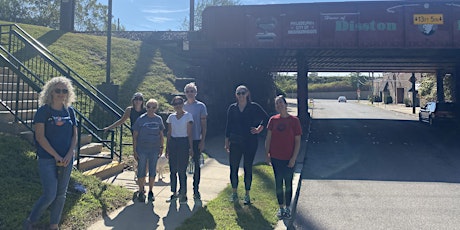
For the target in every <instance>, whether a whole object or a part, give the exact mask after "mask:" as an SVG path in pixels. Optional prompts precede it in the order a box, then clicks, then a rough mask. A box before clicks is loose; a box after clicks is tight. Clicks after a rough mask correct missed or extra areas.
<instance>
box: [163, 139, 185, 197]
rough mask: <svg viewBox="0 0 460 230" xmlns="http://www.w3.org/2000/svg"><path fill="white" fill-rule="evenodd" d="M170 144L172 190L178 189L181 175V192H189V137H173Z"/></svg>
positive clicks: (182, 193) (183, 193)
mask: <svg viewBox="0 0 460 230" xmlns="http://www.w3.org/2000/svg"><path fill="white" fill-rule="evenodd" d="M168 145H169V170H170V178H171V192H173V193H175V192H176V191H177V177H179V186H180V187H179V194H180V195H186V194H187V174H186V171H187V164H188V162H189V156H190V155H189V148H190V145H189V143H188V139H187V137H178V138H175V137H171V140H170V142H169V143H168Z"/></svg>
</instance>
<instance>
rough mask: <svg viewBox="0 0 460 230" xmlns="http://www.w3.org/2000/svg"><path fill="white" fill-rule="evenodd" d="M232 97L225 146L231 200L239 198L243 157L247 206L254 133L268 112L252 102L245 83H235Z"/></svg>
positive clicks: (261, 125) (260, 126)
mask: <svg viewBox="0 0 460 230" xmlns="http://www.w3.org/2000/svg"><path fill="white" fill-rule="evenodd" d="M235 97H236V103H233V104H231V105H230V106H229V107H228V110H227V125H226V128H225V146H224V148H225V150H226V151H227V152H228V153H229V161H230V182H231V185H232V189H233V193H232V195H231V197H230V201H232V202H237V201H238V193H237V188H238V169H239V167H240V162H241V158H243V159H244V163H243V165H244V187H245V190H246V194H245V196H244V204H246V205H249V204H251V198H250V197H249V191H250V190H251V184H252V164H253V162H254V157H255V155H256V152H257V145H258V142H259V141H258V138H257V134H259V133H260V132H262V131H263V129H264V126H265V125H266V124H267V121H268V115H267V113H266V112H265V111H264V110H263V109H262V107H261V106H260V105H259V104H257V103H255V102H252V101H251V93H250V92H249V89H248V88H247V87H246V86H244V85H240V86H238V87H237V88H236V90H235Z"/></svg>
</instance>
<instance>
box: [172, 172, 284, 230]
mask: <svg viewBox="0 0 460 230" xmlns="http://www.w3.org/2000/svg"><path fill="white" fill-rule="evenodd" d="M253 173H254V174H253V183H252V187H251V199H252V201H253V204H252V205H244V204H243V203H242V202H241V201H240V202H237V203H232V202H230V201H229V197H230V194H231V193H232V189H231V186H230V185H229V186H228V187H227V188H225V189H224V191H222V192H221V193H219V195H218V197H217V198H216V199H214V200H212V201H210V202H209V203H208V204H207V205H206V206H205V207H204V208H203V209H200V210H198V211H197V212H196V213H195V214H194V215H193V216H192V217H190V218H189V219H187V220H185V222H184V223H183V224H182V226H180V227H179V228H178V229H183V230H189V229H273V228H274V226H275V225H276V223H277V222H278V219H277V217H276V216H275V213H276V211H277V210H278V202H277V200H276V195H275V182H274V176H273V169H272V167H271V166H268V165H265V164H258V165H256V166H254V169H253ZM242 182H243V178H242V177H241V178H240V183H239V186H238V196H239V197H244V183H242Z"/></svg>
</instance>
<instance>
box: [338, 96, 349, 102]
mask: <svg viewBox="0 0 460 230" xmlns="http://www.w3.org/2000/svg"><path fill="white" fill-rule="evenodd" d="M337 101H338V102H345V103H346V102H347V98H346V97H345V96H340V97H339V98H338V99H337Z"/></svg>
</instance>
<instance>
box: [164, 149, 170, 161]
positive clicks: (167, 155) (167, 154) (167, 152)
mask: <svg viewBox="0 0 460 230" xmlns="http://www.w3.org/2000/svg"><path fill="white" fill-rule="evenodd" d="M165 157H166V158H168V159H169V148H168V147H166V152H165Z"/></svg>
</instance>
